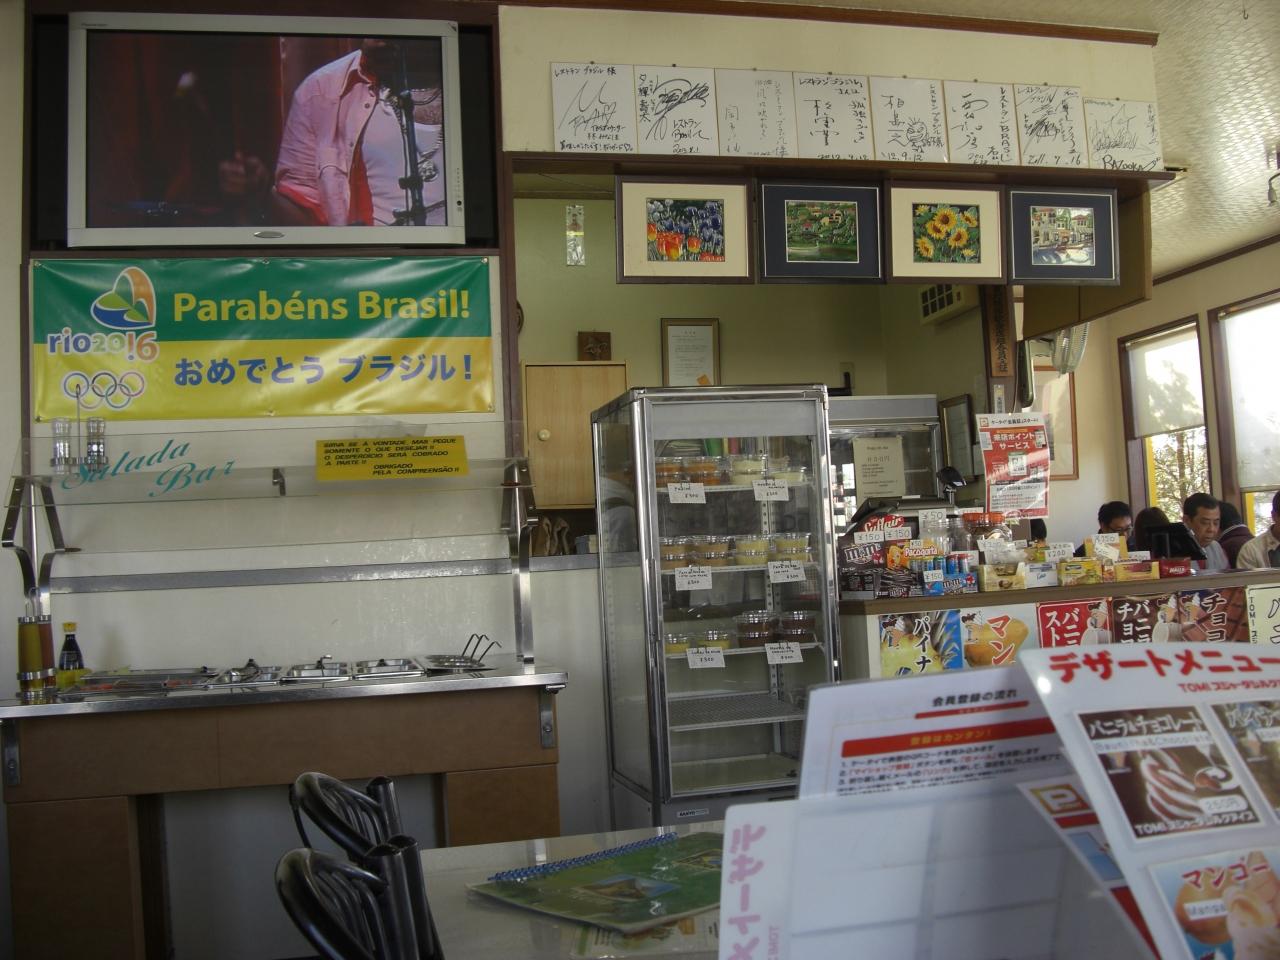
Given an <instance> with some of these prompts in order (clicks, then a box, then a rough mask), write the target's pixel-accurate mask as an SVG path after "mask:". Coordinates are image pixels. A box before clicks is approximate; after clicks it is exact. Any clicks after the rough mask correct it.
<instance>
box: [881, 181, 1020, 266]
mask: <svg viewBox="0 0 1280 960" xmlns="http://www.w3.org/2000/svg"><path fill="white" fill-rule="evenodd" d="M1000 207H1001V188H999V187H992V188H981V189H974V188H973V187H968V186H963V187H962V186H954V185H951V184H945V183H931V184H917V183H912V184H910V185H906V184H901V183H898V184H890V185H889V218H888V219H889V231H888V233H889V243H888V246H889V279H890V280H896V281H901V282H904V283H929V282H933V281H936V280H942V281H946V282H949V283H952V282H953V283H1004V278H1005V268H1004V231H1003V225H1002V223H1001V219H1000Z"/></svg>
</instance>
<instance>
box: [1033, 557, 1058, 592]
mask: <svg viewBox="0 0 1280 960" xmlns="http://www.w3.org/2000/svg"><path fill="white" fill-rule="evenodd" d="M1026 566H1027V587H1028V589H1032V588H1035V587H1056V586H1057V585H1058V565H1057V564H1056V563H1045V562H1039V563H1028V564H1027V565H1026Z"/></svg>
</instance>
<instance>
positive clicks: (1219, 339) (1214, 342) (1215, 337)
mask: <svg viewBox="0 0 1280 960" xmlns="http://www.w3.org/2000/svg"><path fill="white" fill-rule="evenodd" d="M1276 302H1280V287H1278V288H1276V289H1273V290H1268V291H1267V292H1265V293H1259V294H1255V295H1254V296H1251V297H1245V298H1244V299H1243V300H1236V301H1234V302H1233V303H1228V304H1226V305H1224V306H1221V307H1214V308H1213V309H1211V310H1210V311H1209V313H1208V316H1209V362H1210V365H1211V368H1212V370H1213V399H1214V422H1215V425H1216V426H1217V432H1218V437H1217V447H1218V452H1219V454H1220V455H1221V457H1222V499H1223V500H1229V501H1231V502H1232V503H1234V504H1237V505H1238V506H1240V507H1241V509H1242V510H1243V509H1244V507H1245V499H1244V498H1245V495H1246V494H1245V492H1244V491H1242V490H1241V489H1240V475H1239V472H1238V471H1237V469H1236V426H1235V419H1234V418H1233V417H1232V404H1231V370H1230V367H1229V365H1228V362H1227V344H1226V337H1225V335H1224V334H1223V332H1222V324H1223V321H1224V320H1226V319H1228V318H1230V317H1231V316H1233V315H1235V314H1237V313H1244V312H1246V311H1248V310H1254V309H1257V308H1258V307H1264V306H1267V305H1268V304H1272V303H1276ZM1210 452H1211V453H1212V450H1211V451H1210ZM1246 516H1247V514H1246Z"/></svg>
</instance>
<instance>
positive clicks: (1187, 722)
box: [1020, 604, 1280, 960]
mask: <svg viewBox="0 0 1280 960" xmlns="http://www.w3.org/2000/svg"><path fill="white" fill-rule="evenodd" d="M1197 605H1198V604H1197ZM1020 659H1021V661H1022V663H1023V666H1024V668H1025V669H1026V671H1027V673H1028V675H1029V676H1030V678H1031V681H1032V683H1033V685H1034V688H1035V689H1036V690H1037V691H1038V693H1039V694H1040V695H1041V697H1042V699H1043V702H1044V704H1045V707H1046V709H1047V710H1048V713H1049V715H1050V717H1052V719H1053V721H1054V724H1055V726H1056V727H1057V730H1058V733H1059V735H1060V736H1061V738H1062V744H1063V749H1064V751H1065V752H1066V753H1067V755H1068V757H1069V758H1070V759H1071V761H1072V762H1073V764H1074V765H1075V768H1076V771H1077V773H1078V774H1079V776H1080V779H1081V782H1082V784H1083V786H1084V789H1085V792H1086V793H1087V795H1088V799H1089V801H1090V803H1091V805H1092V806H1093V808H1094V810H1095V811H1096V812H1097V815H1098V819H1099V821H1100V823H1101V824H1102V827H1103V829H1104V831H1105V833H1106V836H1107V839H1108V841H1109V842H1110V845H1111V850H1112V854H1113V855H1114V857H1115V859H1116V862H1117V863H1118V864H1119V865H1120V867H1121V869H1122V870H1123V871H1124V874H1125V877H1126V879H1127V880H1128V882H1129V885H1130V887H1131V889H1132V890H1133V894H1134V897H1135V899H1136V901H1137V903H1138V905H1139V907H1140V908H1141V910H1142V913H1143V916H1144V917H1145V918H1146V921H1147V923H1148V925H1149V927H1150V928H1151V933H1152V936H1153V938H1154V940H1155V942H1156V945H1157V947H1158V950H1159V952H1160V956H1161V957H1164V958H1166V960H1173V958H1182V960H1200V958H1203V957H1223V958H1228V960H1237V958H1239V960H1245V958H1249V960H1254V958H1263V957H1277V956H1280V897H1278V896H1277V894H1280V885H1277V880H1276V877H1275V870H1276V868H1277V866H1280V860H1277V855H1278V853H1280V848H1277V845H1276V840H1277V836H1278V835H1280V833H1278V831H1280V812H1278V810H1277V798H1278V797H1280V778H1278V770H1280V766H1278V761H1280V754H1278V753H1277V744H1278V743H1280V737H1278V736H1277V733H1280V728H1278V727H1277V720H1278V719H1280V650H1278V649H1275V648H1272V647H1270V646H1269V645H1268V646H1258V645H1254V644H1233V643H1178V644H1172V645H1167V646H1162V645H1158V644H1151V645H1142V646H1112V647H1093V648H1087V647H1074V648H1065V649H1063V648H1059V649H1043V650H1032V651H1027V652H1026V653H1025V654H1024V655H1023V656H1022V657H1021V658H1020Z"/></svg>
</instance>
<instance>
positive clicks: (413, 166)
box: [395, 46, 427, 227]
mask: <svg viewBox="0 0 1280 960" xmlns="http://www.w3.org/2000/svg"><path fill="white" fill-rule="evenodd" d="M397 52H398V54H399V62H400V76H399V78H398V79H399V81H400V82H399V84H398V86H399V88H400V90H399V92H398V93H397V94H396V95H395V101H396V103H397V104H398V105H399V107H400V109H399V110H397V111H396V119H397V120H398V121H399V122H400V134H401V136H403V137H404V170H405V175H404V176H403V177H401V178H400V180H399V181H398V182H399V184H400V188H401V189H402V190H404V192H405V199H406V200H408V202H409V203H408V206H407V207H406V208H405V209H404V210H397V211H395V222H396V225H397V226H404V225H405V224H414V225H415V226H419V227H422V226H426V223H427V207H426V204H425V203H423V199H422V174H421V173H420V172H419V170H418V135H417V131H416V129H415V126H414V122H413V90H411V89H410V87H409V68H408V65H407V64H406V63H405V55H404V47H403V46H401V47H400V48H399V50H398V51H397Z"/></svg>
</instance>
